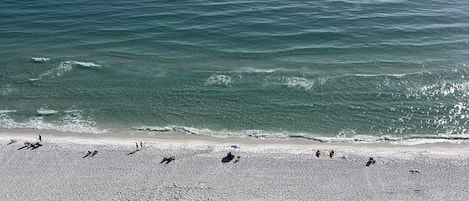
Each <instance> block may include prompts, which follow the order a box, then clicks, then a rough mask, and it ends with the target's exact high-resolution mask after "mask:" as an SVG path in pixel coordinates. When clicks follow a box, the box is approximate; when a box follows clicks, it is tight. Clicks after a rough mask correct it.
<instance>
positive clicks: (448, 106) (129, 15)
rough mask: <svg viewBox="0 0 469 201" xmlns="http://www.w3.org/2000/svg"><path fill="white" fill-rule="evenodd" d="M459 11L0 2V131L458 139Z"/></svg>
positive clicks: (464, 92) (355, 4) (466, 51)
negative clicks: (176, 131) (169, 131)
mask: <svg viewBox="0 0 469 201" xmlns="http://www.w3.org/2000/svg"><path fill="white" fill-rule="evenodd" d="M468 10H469V2H467V1H454V0H450V1H447V0H445V1H443V0H425V1H424V0H412V1H410V0H409V1H408V0H355V1H354V0H349V1H333V0H325V1H311V2H309V1H306V2H305V1H251V0H246V1H207V0H196V1H129V0H117V1H112V2H108V1H53V0H44V1H0V44H1V48H0V128H36V129H56V130H65V131H78V132H97V133H99V132H102V131H112V130H128V129H150V130H166V129H177V130H183V131H187V132H194V133H200V134H209V135H214V134H216V135H255V136H305V137H312V138H320V139H329V138H346V139H350V138H351V139H363V140H367V139H376V138H380V139H382V138H384V137H386V138H408V137H424V138H427V137H430V138H431V137H455V138H466V137H468V136H469V135H467V134H468V133H469V131H468V130H467V129H468V128H469V125H468V124H469V120H468V118H469V101H468V100H469V99H468V96H469V81H468V79H467V77H468V76H469V70H468V66H467V65H468V62H469V61H468V60H469V21H468V20H467V19H469V14H468V13H469V12H467V11H468Z"/></svg>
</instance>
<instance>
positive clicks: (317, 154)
mask: <svg viewBox="0 0 469 201" xmlns="http://www.w3.org/2000/svg"><path fill="white" fill-rule="evenodd" d="M319 156H321V151H319V149H318V150H317V151H316V157H318V158H319Z"/></svg>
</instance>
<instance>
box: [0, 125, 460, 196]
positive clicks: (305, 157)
mask: <svg viewBox="0 0 469 201" xmlns="http://www.w3.org/2000/svg"><path fill="white" fill-rule="evenodd" d="M38 135H41V137H42V141H41V142H40V143H41V145H42V146H40V147H37V148H32V147H25V145H24V143H25V142H30V143H36V142H38ZM12 139H13V140H15V141H16V142H13V143H12V141H11V140H12ZM140 141H141V142H142V143H143V148H142V149H141V150H140V151H135V150H136V145H135V143H136V142H137V143H139V142H140ZM234 144H236V145H237V146H239V147H240V148H237V149H235V148H230V146H231V145H234ZM317 149H319V150H320V151H321V153H322V155H321V156H320V157H319V158H317V157H316V156H315V152H316V150H317ZM331 149H333V150H335V155H334V157H333V158H330V157H329V155H328V154H329V150H331ZM88 151H91V152H94V151H97V152H95V155H92V154H91V155H87V154H88ZM229 151H232V153H233V154H234V158H233V160H230V161H228V162H226V161H222V160H223V158H224V157H225V156H226V155H227V153H228V152H229ZM170 156H174V157H175V160H174V161H169V162H168V161H164V162H163V163H161V162H162V161H163V159H164V158H165V157H170ZM237 156H240V158H238V157H237ZM370 157H373V159H374V160H375V161H376V162H375V163H374V164H371V165H369V166H366V164H367V162H368V160H369V158H370ZM236 160H238V161H237V162H235V161H236ZM468 170H469V142H464V141H460V142H459V143H446V142H439V143H428V144H420V145H393V144H391V143H384V142H383V143H366V144H365V143H362V144H353V143H319V142H314V141H311V140H304V139H256V138H215V137H208V136H196V135H188V134H179V133H170V132H168V133H158V132H146V131H129V132H128V133H112V134H85V133H64V132H57V131H45V130H26V129H18V130H16V129H10V130H9V129H1V130H0V180H1V184H0V200H425V201H428V200H468V199H469V189H468V187H469V171H468Z"/></svg>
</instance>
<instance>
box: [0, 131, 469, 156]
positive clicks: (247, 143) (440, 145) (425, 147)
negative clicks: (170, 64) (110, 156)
mask: <svg viewBox="0 0 469 201" xmlns="http://www.w3.org/2000/svg"><path fill="white" fill-rule="evenodd" d="M38 135H42V136H43V139H45V140H46V141H51V142H68V143H78V144H119V145H123V146H126V145H127V146H128V145H132V144H133V143H134V142H140V141H142V142H145V143H146V144H147V143H149V144H162V143H166V144H167V143H170V144H176V145H196V146H204V145H210V146H220V147H226V146H230V145H240V146H242V147H243V148H251V149H290V150H292V151H293V150H296V151H300V152H301V151H306V150H313V149H314V150H316V149H337V150H347V151H365V152H390V151H392V152H399V151H401V152H427V153H435V154H446V155H447V154H461V153H469V146H468V145H469V141H466V140H464V141H454V142H451V141H438V140H437V141H428V142H427V143H416V144H413V143H412V142H408V143H397V144H396V143H394V142H392V141H381V142H367V143H363V142H359V143H352V142H318V141H315V140H309V139H305V138H257V137H218V136H206V135H196V134H187V133H181V132H176V131H165V132H152V131H138V130H136V131H127V132H126V131H119V132H112V133H101V134H93V133H74V132H63V131H55V130H36V129H0V139H2V138H3V139H7V138H11V139H14V138H18V139H23V140H34V139H35V138H37V137H38Z"/></svg>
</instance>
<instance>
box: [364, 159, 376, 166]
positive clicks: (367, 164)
mask: <svg viewBox="0 0 469 201" xmlns="http://www.w3.org/2000/svg"><path fill="white" fill-rule="evenodd" d="M375 163H376V160H375V159H373V157H370V159H368V162H367V163H366V166H367V167H368V166H370V165H371V164H375Z"/></svg>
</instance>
